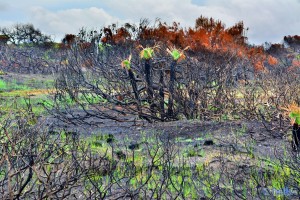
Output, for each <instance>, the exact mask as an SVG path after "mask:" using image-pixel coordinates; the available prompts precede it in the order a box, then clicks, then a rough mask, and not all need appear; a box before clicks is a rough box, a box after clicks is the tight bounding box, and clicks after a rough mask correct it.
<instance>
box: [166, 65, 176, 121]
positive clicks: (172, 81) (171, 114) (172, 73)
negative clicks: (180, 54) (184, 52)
mask: <svg viewBox="0 0 300 200" xmlns="http://www.w3.org/2000/svg"><path fill="white" fill-rule="evenodd" d="M175 67H176V61H175V60H174V61H173V62H172V63H171V66H170V82H169V102H168V117H171V118H172V117H174V110H173V100H174V87H175V78H176V77H175Z"/></svg>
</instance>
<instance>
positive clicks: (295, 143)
mask: <svg viewBox="0 0 300 200" xmlns="http://www.w3.org/2000/svg"><path fill="white" fill-rule="evenodd" d="M292 148H293V150H294V151H297V150H299V148H300V129H299V125H298V124H297V123H294V124H293V140H292Z"/></svg>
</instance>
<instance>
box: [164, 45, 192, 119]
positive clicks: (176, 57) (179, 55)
mask: <svg viewBox="0 0 300 200" xmlns="http://www.w3.org/2000/svg"><path fill="white" fill-rule="evenodd" d="M188 48H189V46H188V47H186V48H184V50H182V51H181V50H179V49H176V48H175V47H173V48H171V49H169V48H167V52H168V53H169V54H170V55H171V56H172V58H173V61H172V62H171V65H170V82H169V101H168V112H167V116H168V117H175V116H176V115H174V108H173V106H174V104H173V101H174V97H173V96H174V86H175V80H176V72H175V71H176V65H177V63H178V62H180V61H181V60H184V59H185V55H184V51H185V50H187V49H188Z"/></svg>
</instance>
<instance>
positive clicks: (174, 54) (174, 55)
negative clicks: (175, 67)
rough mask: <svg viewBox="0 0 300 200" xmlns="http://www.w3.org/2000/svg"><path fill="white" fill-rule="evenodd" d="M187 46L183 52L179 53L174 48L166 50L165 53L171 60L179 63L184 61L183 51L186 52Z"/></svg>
mask: <svg viewBox="0 0 300 200" xmlns="http://www.w3.org/2000/svg"><path fill="white" fill-rule="evenodd" d="M188 48H189V46H187V47H186V48H185V49H184V50H182V51H180V50H179V49H176V48H175V47H173V48H171V49H169V48H167V52H168V53H169V54H170V55H171V56H172V58H173V60H175V61H178V62H180V61H181V60H184V59H185V55H184V51H185V50H187V49H188Z"/></svg>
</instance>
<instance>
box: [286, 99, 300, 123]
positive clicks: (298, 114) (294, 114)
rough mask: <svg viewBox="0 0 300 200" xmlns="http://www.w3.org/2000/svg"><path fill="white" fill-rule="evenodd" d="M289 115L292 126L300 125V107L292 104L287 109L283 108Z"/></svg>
mask: <svg viewBox="0 0 300 200" xmlns="http://www.w3.org/2000/svg"><path fill="white" fill-rule="evenodd" d="M282 109H284V110H285V111H287V112H288V113H289V117H290V118H291V122H292V124H294V123H296V124H299V125H300V107H299V106H298V105H297V104H296V103H292V104H290V105H289V106H288V107H287V108H282Z"/></svg>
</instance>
